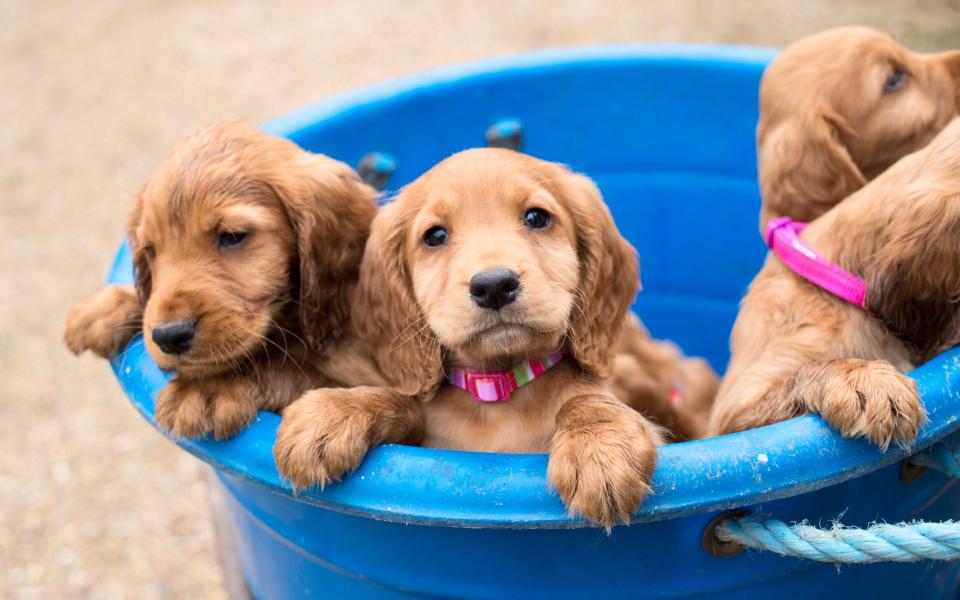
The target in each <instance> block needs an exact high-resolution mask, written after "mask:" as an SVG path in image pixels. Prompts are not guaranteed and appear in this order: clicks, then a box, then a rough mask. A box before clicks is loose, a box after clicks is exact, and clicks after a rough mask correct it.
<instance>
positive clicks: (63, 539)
mask: <svg viewBox="0 0 960 600" xmlns="http://www.w3.org/2000/svg"><path fill="white" fill-rule="evenodd" d="M0 7H2V8H0V13H2V14H3V15H4V21H5V22H6V23H7V25H6V26H4V31H3V33H2V35H0V82H3V92H2V93H0V131H2V134H0V157H2V160H0V184H2V187H0V189H2V192H0V274H2V276H0V598H11V597H13V598H19V597H23V598H75V597H96V598H114V597H116V598H165V597H175V598H180V597H189V598H219V597H224V596H225V591H224V586H223V575H222V573H221V571H220V567H219V565H218V563H217V560H216V554H215V550H214V543H213V532H212V527H211V525H210V521H209V509H208V507H207V499H206V496H205V489H204V486H203V482H202V470H201V468H200V463H198V462H197V461H196V460H194V459H193V458H192V457H190V456H189V455H187V454H186V453H184V452H182V451H180V450H178V449H177V448H176V447H174V446H173V445H172V444H170V443H169V442H167V441H166V440H165V439H164V438H163V437H161V436H160V435H159V434H157V433H156V432H155V431H153V430H152V429H151V428H150V427H149V426H148V425H147V424H146V423H145V422H144V421H143V420H142V419H141V418H140V417H139V415H137V414H136V412H135V411H134V409H133V408H132V407H131V406H130V405H129V404H128V403H127V401H126V400H125V399H124V397H123V396H122V394H121V393H120V390H119V386H118V385H117V383H116V382H115V381H114V379H113V376H112V374H111V372H110V369H109V366H108V365H107V363H106V362H104V361H100V360H96V359H94V358H92V357H89V356H85V357H83V358H80V359H77V358H74V357H72V356H71V355H70V354H69V353H68V352H67V350H66V348H65V347H64V346H63V343H62V341H61V338H62V333H63V332H62V328H63V323H64V320H65V317H66V314H67V311H68V309H69V307H70V306H71V305H72V304H73V303H75V302H77V301H79V300H80V299H81V298H83V297H84V296H85V295H86V294H88V293H89V292H92V291H93V290H94V289H96V288H97V287H98V286H99V285H100V284H101V282H102V280H103V277H104V275H105V273H106V270H107V267H108V266H109V263H110V260H111V257H112V255H113V252H114V250H115V248H116V246H117V244H118V242H119V241H120V239H121V236H122V235H123V231H124V226H125V222H126V216H127V211H128V208H129V204H130V199H131V198H132V195H133V193H134V192H135V191H136V189H137V187H138V186H139V185H140V184H141V183H142V182H143V181H144V180H145V179H146V177H147V176H148V174H149V172H150V171H151V170H152V168H153V167H154V166H155V165H156V164H157V163H158V162H159V160H160V159H161V158H162V156H163V155H164V153H165V152H166V151H167V150H168V149H169V148H170V147H171V146H172V145H173V144H174V142H176V140H177V139H179V138H180V137H181V136H183V135H184V134H186V133H188V132H191V131H193V130H195V129H198V128H200V127H202V126H204V125H206V124H209V123H211V122H214V121H219V120H223V119H236V118H245V119H248V120H249V121H251V122H253V123H259V122H262V121H265V120H267V119H269V118H271V117H274V116H277V115H280V114H283V113H285V112H288V111H290V110H293V109H295V108H298V107H300V106H303V105H304V104H307V103H310V102H313V101H315V100H317V99H320V98H323V97H325V96H329V95H332V94H337V93H340V92H344V91H347V90H350V89H352V88H355V87H358V86H363V85H366V84H369V83H373V82H376V81H379V80H382V79H385V78H390V77H396V76H398V75H404V74H409V73H412V72H415V71H420V70H423V69H429V68H432V67H437V66H442V65H447V64H451V63H457V62H462V61H469V60H475V59H480V58H486V57H491V56H500V55H504V54H510V53H515V52H524V51H528V50H535V49H541V48H550V47H557V46H570V45H582V44H597V43H613V42H638V41H683V42H707V43H731V44H753V45H764V46H783V45H785V44H788V43H789V42H791V41H793V40H795V39H797V38H798V37H801V36H804V35H806V34H809V33H813V32H815V31H818V30H820V29H824V28H827V27H831V26H836V25H844V24H853V23H861V24H866V25H872V26H875V27H880V28H883V29H886V30H888V31H890V32H892V33H893V34H894V35H895V36H896V37H897V38H898V39H900V40H901V41H902V42H904V43H906V44H907V45H908V46H910V47H912V48H914V49H917V50H937V49H947V48H958V47H960V0H912V1H911V0H887V1H880V0H874V1H867V0H863V1H860V2H853V1H847V2H840V1H831V0H808V1H806V2H796V1H794V0H786V1H781V0H777V1H772V0H771V1H764V2H751V1H747V0H714V1H709V0H702V1H684V0H673V1H671V2H640V1H636V0H632V1H623V2H600V1H594V0H569V1H564V0H550V1H547V0H515V1H506V0H495V1H488V2H478V1H476V0H445V1H442V2H441V1H439V0H435V1H415V0H406V1H405V2H403V3H396V4H392V3H388V2H383V1H379V2H377V1H368V0H354V1H351V2H325V1H318V0H314V1H312V2H306V1H279V2H219V1H208V2H197V1H187V0H163V1H159V0H150V1H147V0H144V1H140V2H136V1H130V2H107V1H103V0H88V1H86V2H78V1H75V2H69V1H57V0H47V1H44V2H26V1H24V0H2V1H0Z"/></svg>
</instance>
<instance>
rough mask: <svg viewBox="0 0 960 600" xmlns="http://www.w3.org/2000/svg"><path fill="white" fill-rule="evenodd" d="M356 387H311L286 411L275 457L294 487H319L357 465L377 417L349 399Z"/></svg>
mask: <svg viewBox="0 0 960 600" xmlns="http://www.w3.org/2000/svg"><path fill="white" fill-rule="evenodd" d="M360 389H361V388H353V389H333V388H330V389H328V388H323V389H317V390H313V391H310V392H307V393H306V394H304V395H303V396H301V397H300V398H299V399H298V400H296V401H295V402H294V403H293V404H291V405H289V406H288V407H287V408H285V409H284V411H283V420H282V421H281V423H280V429H279V430H278V431H277V442H276V444H275V445H274V447H273V456H274V459H275V460H276V463H277V469H278V470H279V471H280V475H281V476H282V477H283V478H284V479H287V480H289V481H290V483H291V484H292V485H293V488H294V489H295V490H298V489H304V488H308V487H311V486H314V485H316V486H319V487H320V489H323V487H324V486H326V485H327V484H328V483H332V482H334V481H339V480H340V479H341V478H343V476H344V475H346V474H347V473H349V472H351V471H354V470H355V469H356V468H357V467H358V466H360V463H361V462H362V461H363V457H364V456H366V454H367V451H369V450H370V448H371V446H372V445H373V443H372V441H371V440H372V439H373V438H374V428H375V418H374V417H375V415H374V414H372V413H371V412H369V411H367V410H365V409H364V407H363V405H362V403H361V402H356V401H353V400H352V398H355V397H356V395H357V393H358V390H360Z"/></svg>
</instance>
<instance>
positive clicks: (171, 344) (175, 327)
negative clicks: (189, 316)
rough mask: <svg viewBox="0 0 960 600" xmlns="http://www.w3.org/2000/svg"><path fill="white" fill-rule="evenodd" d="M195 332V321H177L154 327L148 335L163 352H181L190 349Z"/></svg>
mask: <svg viewBox="0 0 960 600" xmlns="http://www.w3.org/2000/svg"><path fill="white" fill-rule="evenodd" d="M196 332H197V324H196V322H191V321H177V322H175V323H166V324H164V325H161V326H158V327H154V328H153V333H152V334H151V335H150V337H152V338H153V342H154V343H155V344H156V345H157V346H159V347H160V349H161V350H163V352H164V353H165V354H183V353H184V352H186V351H187V350H189V349H190V346H191V344H192V343H193V336H194V334H195V333H196Z"/></svg>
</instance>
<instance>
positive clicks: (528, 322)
mask: <svg viewBox="0 0 960 600" xmlns="http://www.w3.org/2000/svg"><path fill="white" fill-rule="evenodd" d="M638 287H639V281H638V276H637V261H636V257H635V252H634V250H633V248H632V247H631V246H630V245H629V244H628V243H627V242H626V240H624V239H623V238H622V237H621V236H620V234H619V232H618V231H617V229H616V226H615V225H614V223H613V220H612V218H611V217H610V213H609V211H608V210H607V208H606V206H605V205H604V204H603V201H602V199H601V197H600V193H599V192H598V190H597V188H596V186H594V184H593V183H592V182H591V181H590V180H589V179H587V178H586V177H583V176H582V175H576V174H574V173H571V172H570V171H568V170H567V169H566V168H564V167H562V166H560V165H556V164H552V163H548V162H545V161H542V160H538V159H535V158H532V157H529V156H525V155H522V154H519V153H517V152H513V151H509V150H497V149H482V150H468V151H466V152H462V153H460V154H457V155H454V156H452V157H450V158H448V159H447V160H445V161H443V162H441V163H440V164H439V165H437V166H436V167H434V168H433V169H431V170H430V171H429V172H427V173H426V174H425V175H423V176H422V177H421V178H420V179H418V180H417V181H415V182H413V183H412V184H410V185H409V186H408V187H407V188H405V189H404V190H403V191H402V192H401V194H400V195H399V197H398V198H397V200H396V201H395V202H394V203H393V204H391V205H390V206H388V207H386V208H385V209H383V210H382V211H381V213H380V214H379V215H378V216H377V218H376V219H375V221H374V225H373V231H372V233H371V237H370V240H369V242H368V244H367V251H366V255H365V256H364V262H363V268H362V273H361V284H360V290H361V294H360V296H361V297H362V298H364V301H363V302H364V304H365V305H366V306H365V308H364V309H363V310H362V311H360V309H357V310H358V312H357V315H358V316H359V314H360V312H362V313H363V314H364V319H363V320H364V321H365V324H363V325H360V328H361V329H363V328H365V329H366V330H367V335H366V337H367V338H368V339H372V340H379V342H380V344H381V347H382V352H381V363H383V365H382V366H383V367H384V368H386V369H388V370H391V371H393V373H391V377H392V378H393V379H394V381H395V382H396V383H397V384H398V385H399V387H400V388H401V389H403V390H404V391H406V392H408V393H419V392H422V391H424V390H427V389H430V388H431V387H432V386H434V385H436V384H437V382H438V381H439V380H440V378H441V377H442V372H443V365H442V361H443V360H444V359H447V360H449V361H451V362H454V363H458V364H462V365H465V366H471V367H481V368H484V367H485V368H505V367H508V366H512V364H513V363H515V362H517V361H520V360H526V359H530V358H534V357H538V356H542V355H544V354H547V353H550V352H553V351H556V350H559V349H563V350H564V351H566V352H569V353H570V354H572V355H573V357H574V358H575V359H576V360H577V361H578V362H579V363H580V365H581V366H582V367H583V368H584V369H585V370H586V371H588V372H590V373H594V374H598V375H599V374H603V373H604V372H605V371H606V368H607V363H608V362H609V358H610V356H609V355H610V347H611V345H612V344H613V342H614V340H615V337H616V333H617V330H618V328H619V324H620V323H621V322H622V319H623V317H624V315H625V314H626V311H627V309H628V307H629V305H630V302H631V301H632V300H633V298H634V296H635V294H636V292H637V289H638ZM368 317H372V318H368Z"/></svg>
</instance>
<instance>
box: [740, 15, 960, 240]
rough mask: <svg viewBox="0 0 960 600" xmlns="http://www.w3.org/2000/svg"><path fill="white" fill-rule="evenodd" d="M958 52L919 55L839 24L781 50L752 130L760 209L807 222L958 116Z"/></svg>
mask: <svg viewBox="0 0 960 600" xmlns="http://www.w3.org/2000/svg"><path fill="white" fill-rule="evenodd" d="M958 98H960V52H948V53H941V54H918V53H914V52H911V51H910V50H908V49H907V48H904V47H903V46H901V45H899V44H897V43H896V42H895V41H894V40H893V38H891V37H890V36H889V35H887V34H886V33H882V32H879V31H875V30H872V29H868V28H865V27H842V28H838V29H831V30H828V31H825V32H822V33H819V34H816V35H813V36H810V37H808V38H804V39H802V40H800V41H799V42H797V43H795V44H794V45H792V46H790V47H788V48H787V49H786V50H784V51H783V53H782V54H781V55H780V56H779V57H778V58H777V59H776V60H774V61H773V62H772V63H771V64H770V66H769V67H768V68H767V71H766V72H765V73H764V76H763V82H762V83H761V88H760V123H759V126H758V129H757V138H758V149H759V151H758V163H759V172H760V185H761V188H762V193H763V201H764V208H763V214H762V216H761V221H762V223H761V225H765V224H766V222H767V220H769V219H770V218H773V217H776V216H779V215H789V216H791V217H793V218H794V219H797V220H801V221H810V220H813V219H814V218H816V217H817V216H819V215H820V214H822V213H824V212H826V211H827V210H828V209H829V208H830V207H831V206H833V205H834V204H836V203H837V202H839V201H840V200H842V199H843V198H845V197H846V196H848V195H849V194H850V193H852V192H853V191H855V190H857V189H859V188H860V187H862V186H863V185H864V183H866V181H867V180H869V179H872V178H873V177H875V176H876V175H878V174H879V173H881V172H882V171H884V170H885V169H886V168H887V167H889V166H890V165H891V164H893V163H894V162H895V161H896V160H897V159H899V158H900V157H902V156H905V155H906V154H908V153H910V152H913V151H914V150H917V149H919V148H921V147H923V146H925V145H926V144H927V143H928V142H929V141H930V140H931V139H933V137H934V136H935V135H936V134H937V132H939V131H940V130H941V129H942V128H943V127H944V126H946V124H947V123H948V122H949V121H950V120H951V119H952V118H953V117H954V116H956V115H957V111H958Z"/></svg>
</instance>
